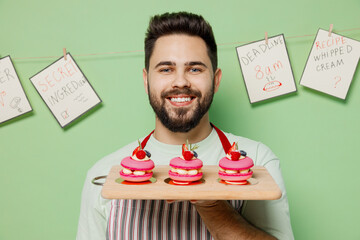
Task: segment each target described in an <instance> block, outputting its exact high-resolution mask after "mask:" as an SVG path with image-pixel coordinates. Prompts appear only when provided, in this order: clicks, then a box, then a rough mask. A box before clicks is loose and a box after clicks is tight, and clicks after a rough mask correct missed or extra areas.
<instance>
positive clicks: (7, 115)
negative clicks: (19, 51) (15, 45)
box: [0, 56, 32, 123]
mask: <svg viewBox="0 0 360 240" xmlns="http://www.w3.org/2000/svg"><path fill="white" fill-rule="evenodd" d="M30 111H32V108H31V106H30V103H29V100H28V99H27V97H26V95H25V92H24V89H23V87H22V85H21V82H20V80H19V77H18V75H17V73H16V71H15V68H14V65H13V63H12V61H11V58H10V56H7V57H4V58H1V59H0V123H3V122H5V121H8V120H10V119H12V118H15V117H17V116H20V115H22V114H24V113H27V112H30Z"/></svg>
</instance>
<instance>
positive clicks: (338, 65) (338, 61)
mask: <svg viewBox="0 0 360 240" xmlns="http://www.w3.org/2000/svg"><path fill="white" fill-rule="evenodd" d="M328 34H329V32H328V31H326V30H323V29H319V31H318V33H317V35H316V38H315V41H314V44H313V46H312V49H311V51H310V54H309V57H308V60H307V63H306V66H305V69H304V72H303V74H302V77H301V80H300V85H303V86H305V87H309V88H312V89H315V90H317V91H320V92H324V93H326V94H329V95H332V96H335V97H338V98H341V99H345V98H346V95H347V92H348V90H349V88H350V84H351V81H352V79H353V76H354V73H355V70H356V67H357V64H358V62H359V57H360V42H359V41H356V40H352V39H350V38H346V37H344V36H341V35H338V34H335V33H331V36H330V37H329V36H328Z"/></svg>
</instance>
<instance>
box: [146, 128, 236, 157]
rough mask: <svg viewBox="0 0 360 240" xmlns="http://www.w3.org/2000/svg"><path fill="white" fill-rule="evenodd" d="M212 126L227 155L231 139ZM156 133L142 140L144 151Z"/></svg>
mask: <svg viewBox="0 0 360 240" xmlns="http://www.w3.org/2000/svg"><path fill="white" fill-rule="evenodd" d="M210 125H211V126H212V127H213V128H214V129H215V131H216V132H217V134H218V136H219V138H220V142H221V144H222V146H223V149H224V151H225V154H227V152H228V151H229V149H230V148H231V144H230V142H229V139H228V138H227V137H226V136H225V134H224V133H223V132H222V131H221V130H220V129H218V128H217V127H215V125H214V124H212V123H210ZM154 131H155V130H153V131H152V132H151V133H150V134H149V135H147V136H146V137H145V138H144V140H142V142H141V147H142V149H144V148H145V146H146V144H147V142H148V141H149V138H150V136H151V134H153V133H154Z"/></svg>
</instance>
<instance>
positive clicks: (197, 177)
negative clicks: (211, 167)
mask: <svg viewBox="0 0 360 240" xmlns="http://www.w3.org/2000/svg"><path fill="white" fill-rule="evenodd" d="M202 175H203V173H202V172H201V173H198V174H196V175H180V174H178V173H174V172H172V171H169V177H170V178H171V179H173V180H175V181H176V180H177V181H182V182H194V181H197V180H200V179H201V178H202Z"/></svg>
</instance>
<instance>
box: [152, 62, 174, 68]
mask: <svg viewBox="0 0 360 240" xmlns="http://www.w3.org/2000/svg"><path fill="white" fill-rule="evenodd" d="M162 65H165V66H176V64H175V62H171V61H162V62H159V63H158V64H156V66H155V68H157V67H159V66H162Z"/></svg>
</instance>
